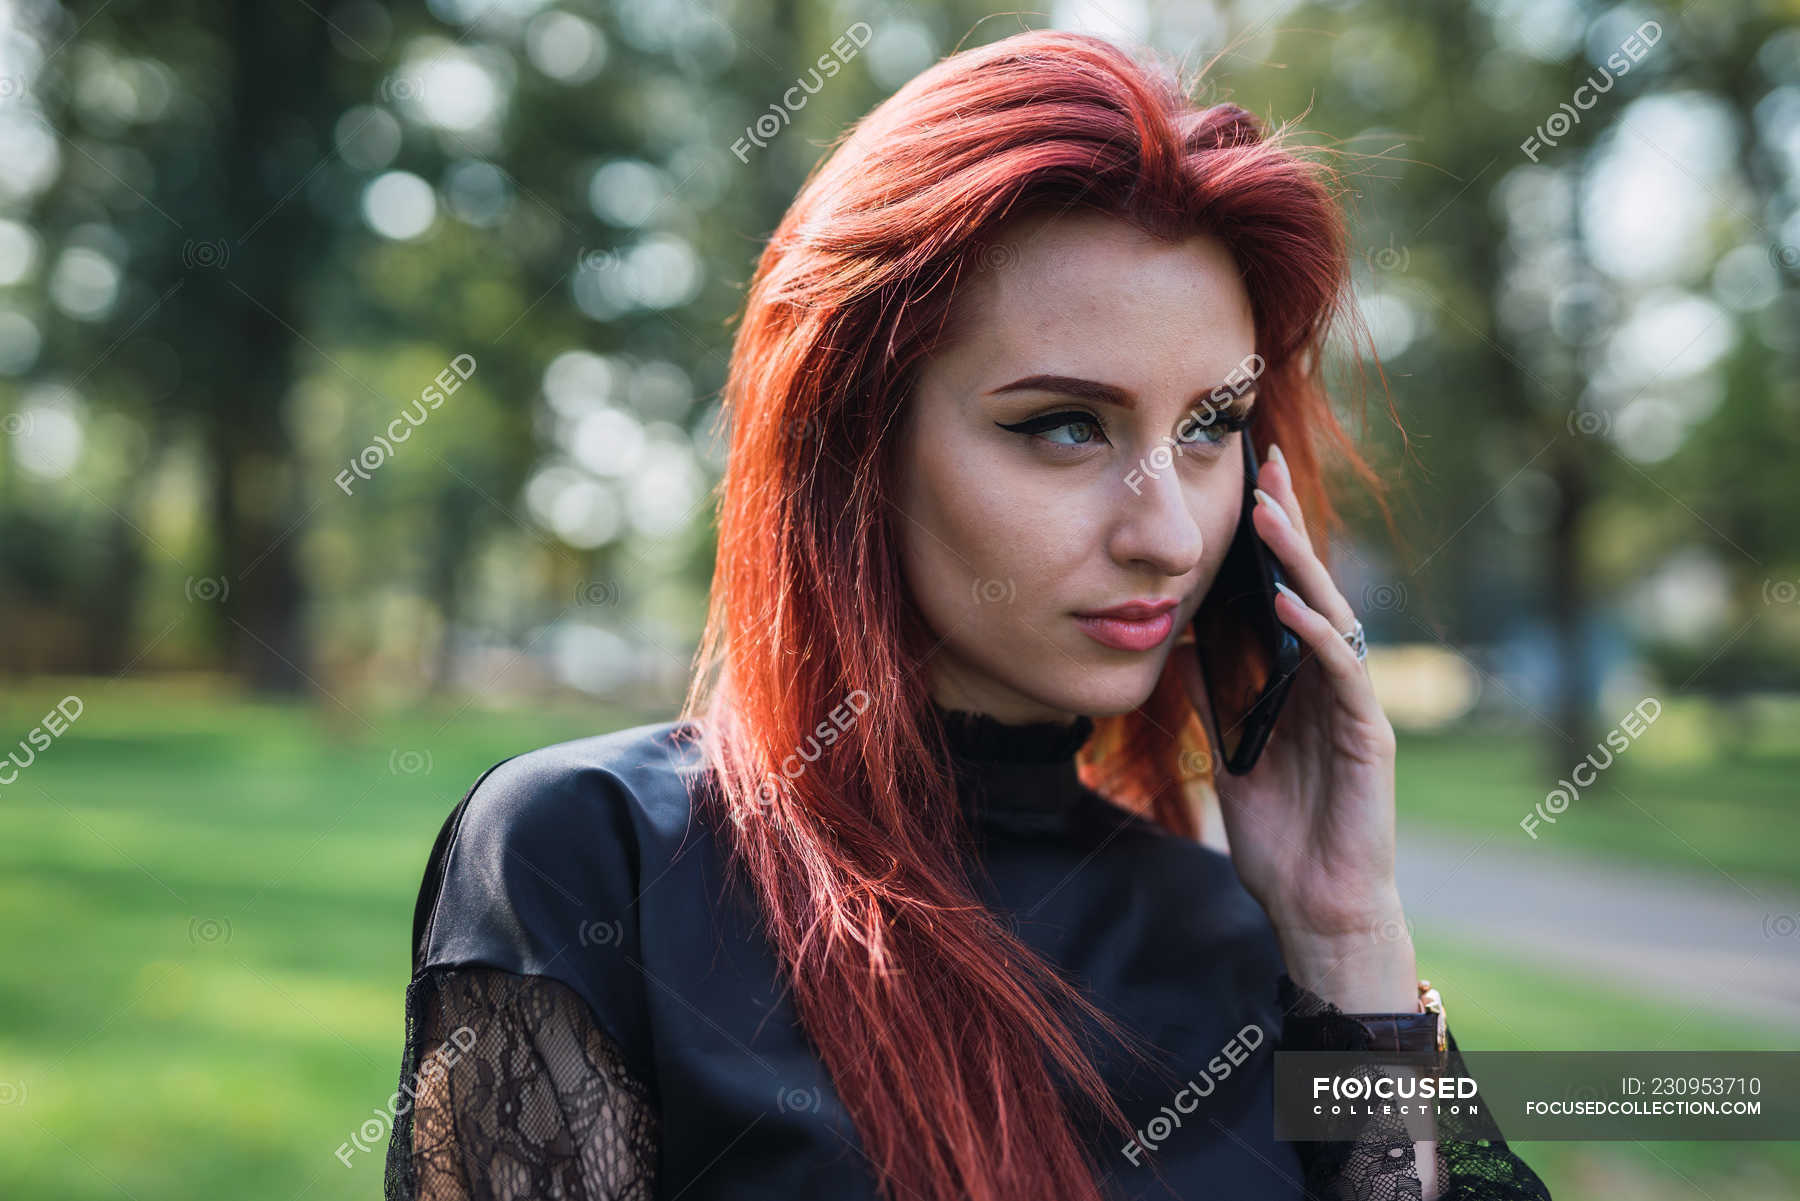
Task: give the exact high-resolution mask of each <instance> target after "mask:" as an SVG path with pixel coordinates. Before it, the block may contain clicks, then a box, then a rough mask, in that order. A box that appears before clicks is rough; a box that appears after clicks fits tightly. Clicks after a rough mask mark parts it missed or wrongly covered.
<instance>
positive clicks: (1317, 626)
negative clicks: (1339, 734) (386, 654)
mask: <svg viewBox="0 0 1800 1201" xmlns="http://www.w3.org/2000/svg"><path fill="white" fill-rule="evenodd" d="M1276 589H1277V592H1276V597H1275V616H1277V617H1279V618H1280V619H1281V621H1282V624H1284V625H1286V626H1287V627H1288V628H1289V629H1291V630H1293V631H1294V632H1295V633H1296V634H1298V635H1300V640H1301V641H1302V642H1304V643H1306V645H1307V646H1308V647H1309V648H1310V649H1311V650H1312V652H1313V653H1314V654H1315V655H1316V656H1318V659H1319V662H1320V664H1322V665H1323V666H1324V668H1325V673H1326V675H1327V676H1329V677H1330V679H1331V681H1332V683H1333V684H1334V685H1336V691H1337V695H1338V698H1339V699H1340V701H1341V702H1342V703H1343V705H1344V707H1345V708H1346V709H1348V710H1350V712H1351V714H1352V715H1353V716H1355V717H1356V718H1357V719H1358V720H1362V721H1367V722H1369V723H1370V724H1371V725H1373V724H1378V723H1379V722H1380V721H1383V720H1385V715H1384V714H1383V713H1382V711H1381V703H1380V702H1379V701H1378V700H1377V699H1376V697H1375V686H1374V684H1373V683H1372V682H1371V681H1370V679H1369V673H1368V672H1367V671H1366V670H1364V667H1363V663H1362V661H1361V660H1359V659H1358V658H1357V657H1356V652H1355V651H1353V650H1351V649H1350V644H1349V643H1348V642H1346V641H1344V636H1343V635H1342V634H1340V633H1338V631H1337V630H1336V628H1334V627H1333V626H1332V624H1331V621H1330V619H1328V618H1327V617H1326V616H1325V615H1324V614H1323V613H1320V612H1319V611H1318V610H1317V609H1314V608H1312V607H1311V606H1310V605H1308V604H1307V603H1306V602H1305V601H1303V600H1301V599H1300V597H1299V596H1298V595H1296V594H1295V593H1294V590H1293V589H1291V588H1289V587H1287V586H1286V585H1285V584H1278V585H1276Z"/></svg>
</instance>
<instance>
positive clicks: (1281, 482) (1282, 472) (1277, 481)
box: [1256, 442, 1312, 542]
mask: <svg viewBox="0 0 1800 1201" xmlns="http://www.w3.org/2000/svg"><path fill="white" fill-rule="evenodd" d="M1256 483H1257V485H1258V486H1259V487H1260V488H1262V490H1263V491H1264V492H1267V493H1268V494H1269V495H1270V496H1273V497H1274V498H1275V499H1276V500H1278V501H1280V502H1281V508H1282V511H1283V512H1285V513H1286V514H1287V515H1288V520H1289V521H1291V522H1292V523H1293V525H1294V528H1295V529H1297V530H1299V531H1300V533H1301V535H1302V536H1304V537H1305V538H1306V539H1307V541H1308V542H1310V541H1312V537H1311V532H1310V531H1309V530H1308V529H1307V528H1306V511H1305V510H1304V509H1302V508H1301V507H1300V494H1299V493H1298V492H1295V491H1294V473H1293V472H1292V471H1290V470H1288V465H1287V458H1286V457H1285V456H1284V455H1283V454H1282V453H1281V447H1279V446H1277V445H1276V444H1275V443H1273V442H1271V443H1269V453H1268V455H1267V456H1266V457H1265V458H1264V459H1263V461H1262V464H1261V465H1260V466H1259V467H1257V469H1256Z"/></svg>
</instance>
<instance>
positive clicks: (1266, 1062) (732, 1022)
mask: <svg viewBox="0 0 1800 1201" xmlns="http://www.w3.org/2000/svg"><path fill="white" fill-rule="evenodd" d="M938 713H939V717H940V719H941V720H942V721H943V723H944V728H945V734H946V738H947V740H948V742H949V745H950V747H951V750H952V760H951V765H952V767H953V768H954V771H955V778H956V781H957V794H958V798H959V800H960V802H961V803H962V806H963V809H964V812H965V813H966V814H968V815H969V816H970V818H971V819H972V820H971V823H970V831H971V835H972V837H971V845H970V847H969V852H970V854H971V855H972V857H973V862H974V863H975V864H976V865H977V866H978V867H979V869H980V870H979V871H977V872H975V873H974V875H975V879H976V883H977V886H978V888H979V890H980V892H981V894H982V899H983V900H984V901H985V902H986V903H987V904H988V905H989V906H990V907H992V908H994V909H995V910H996V911H997V912H999V913H1001V914H1003V915H1005V916H1006V917H1007V918H1008V920H1009V921H1010V924H1011V925H1012V927H1013V928H1014V929H1015V930H1016V932H1017V933H1018V935H1019V937H1020V938H1021V939H1023V940H1024V942H1025V943H1026V944H1027V945H1029V946H1031V947H1032V948H1033V949H1034V950H1036V951H1037V952H1038V953H1039V954H1041V955H1043V956H1044V957H1045V958H1046V959H1047V960H1048V961H1049V962H1050V963H1052V964H1054V965H1056V966H1057V967H1058V968H1059V969H1061V970H1063V971H1064V972H1065V974H1066V975H1068V976H1069V977H1070V978H1071V979H1073V980H1074V981H1075V982H1076V983H1077V984H1078V985H1079V986H1081V987H1082V988H1084V989H1085V990H1086V993H1087V995H1088V997H1089V999H1090V1000H1092V1001H1093V1002H1094V1003H1096V1004H1097V1005H1098V1006H1099V1007H1100V1008H1101V1009H1102V1010H1104V1011H1105V1012H1107V1013H1108V1014H1109V1015H1110V1016H1111V1017H1113V1018H1114V1019H1115V1020H1118V1021H1121V1022H1123V1023H1124V1024H1125V1025H1127V1026H1129V1027H1131V1028H1132V1029H1133V1030H1135V1031H1136V1032H1138V1033H1139V1034H1141V1035H1142V1036H1144V1037H1145V1038H1146V1039H1148V1040H1149V1042H1150V1043H1152V1044H1154V1046H1155V1048H1157V1051H1158V1053H1157V1054H1156V1055H1155V1061H1156V1062H1157V1063H1159V1064H1164V1065H1167V1067H1168V1070H1167V1071H1166V1072H1162V1073H1160V1074H1158V1073H1155V1072H1151V1071H1147V1070H1146V1069H1145V1067H1144V1065H1143V1064H1141V1063H1139V1062H1137V1061H1135V1060H1133V1059H1132V1058H1131V1057H1130V1056H1129V1055H1128V1054H1127V1053H1126V1052H1125V1050H1124V1049H1123V1048H1120V1047H1118V1046H1117V1044H1116V1043H1113V1042H1111V1040H1106V1039H1100V1038H1090V1039H1088V1040H1087V1041H1086V1043H1085V1045H1086V1046H1088V1047H1089V1048H1091V1049H1092V1050H1094V1051H1095V1052H1096V1055H1095V1061H1094V1062H1095V1066H1096V1068H1097V1069H1098V1070H1099V1071H1100V1073H1101V1076H1102V1078H1103V1079H1104V1080H1105V1081H1106V1083H1107V1085H1108V1088H1109V1090H1110V1091H1111V1092H1112V1095H1113V1097H1114V1098H1115V1099H1116V1100H1117V1101H1118V1103H1119V1105H1120V1107H1121V1108H1122V1109H1123V1111H1124V1112H1125V1114H1126V1115H1127V1116H1128V1117H1129V1118H1131V1119H1132V1120H1133V1122H1134V1123H1135V1124H1136V1125H1137V1126H1138V1130H1139V1132H1138V1137H1137V1139H1136V1140H1134V1144H1126V1145H1125V1146H1121V1145H1119V1140H1118V1138H1117V1132H1116V1131H1114V1130H1113V1129H1111V1128H1110V1127H1107V1126H1104V1125H1101V1126H1098V1127H1097V1128H1095V1129H1093V1130H1091V1131H1090V1132H1089V1138H1090V1144H1089V1146H1090V1151H1091V1153H1092V1154H1093V1156H1094V1158H1095V1161H1096V1162H1097V1163H1098V1164H1099V1165H1100V1169H1101V1170H1100V1177H1101V1188H1102V1190H1103V1191H1104V1192H1105V1194H1106V1195H1107V1196H1109V1197H1116V1198H1121V1199H1123V1198H1151V1197H1189V1198H1198V1197H1233V1198H1271V1199H1274V1198H1294V1199H1298V1198H1301V1197H1303V1196H1307V1195H1311V1196H1316V1197H1325V1196H1331V1197H1338V1196H1343V1197H1358V1198H1361V1197H1389V1196H1392V1197H1407V1196H1414V1197H1416V1196H1419V1192H1418V1188H1419V1185H1418V1182H1417V1176H1416V1172H1415V1169H1414V1167H1413V1159H1412V1156H1413V1144H1412V1143H1411V1142H1410V1141H1407V1140H1406V1139H1405V1137H1404V1132H1403V1131H1401V1132H1400V1135H1399V1137H1398V1138H1396V1137H1395V1129H1396V1128H1395V1127H1385V1128H1383V1127H1379V1126H1377V1125H1375V1124H1374V1123H1371V1124H1370V1126H1369V1128H1368V1132H1367V1133H1366V1134H1364V1135H1362V1136H1359V1138H1358V1140H1357V1141H1356V1142H1354V1143H1349V1142H1345V1143H1290V1142H1280V1141H1276V1140H1275V1139H1274V1138H1273V1137H1272V1130H1273V1119H1272V1104H1271V1096H1272V1094H1271V1076H1272V1064H1273V1058H1272V1057H1273V1052H1274V1050H1275V1049H1276V1048H1278V1047H1281V1048H1287V1049H1306V1048H1316V1047H1322V1046H1323V1045H1325V1044H1326V1043H1331V1045H1335V1046H1354V1045H1358V1043H1357V1034H1356V1030H1357V1028H1355V1027H1354V1026H1352V1025H1350V1024H1347V1023H1339V1024H1336V1025H1334V1024H1333V1021H1332V1019H1333V1018H1334V1016H1335V1015H1338V1014H1339V1011H1338V1010H1337V1009H1336V1008H1335V1007H1334V1006H1332V1005H1330V1004H1329V1003H1328V1002H1326V1001H1324V1000H1323V999H1322V998H1320V997H1318V996H1316V995H1314V994H1312V993H1311V992H1308V991H1307V990H1304V989H1301V988H1299V987H1298V986H1296V985H1295V984H1294V982H1293V981H1292V979H1290V978H1289V977H1288V976H1287V974H1286V972H1285V971H1284V970H1283V964H1282V961H1281V956H1280V951H1279V947H1278V944H1277V942H1276V939H1275V935H1274V931H1273V929H1272V928H1271V926H1270V925H1269V922H1268V919H1267V917H1266V915H1265V914H1264V913H1263V911H1262V909H1261V907H1260V906H1259V905H1257V904H1256V902H1255V901H1254V899H1252V898H1251V897H1250V896H1249V894H1248V893H1246V892H1245V891H1244V889H1243V887H1242V885H1241V884H1240V883H1239V882H1238V879H1237V876H1236V873H1235V872H1234V871H1233V869H1232V866H1231V861H1230V859H1229V857H1228V856H1226V855H1224V854H1221V853H1220V852H1218V851H1216V850H1214V849H1212V848H1210V847H1207V846H1204V845H1202V844H1200V843H1197V842H1195V841H1192V840H1190V839H1186V838H1181V837H1178V836H1175V835H1172V834H1170V833H1169V832H1168V831H1166V830H1163V829H1162V828H1161V827H1159V826H1156V825H1155V824H1153V823H1151V822H1148V821H1146V820H1144V819H1142V818H1140V817H1138V816H1136V815H1135V814H1132V813H1128V812H1126V811H1125V810H1123V809H1121V808H1120V807H1118V806H1116V805H1114V804H1112V803H1111V802H1109V801H1107V800H1106V799H1105V798H1103V797H1101V796H1099V795H1097V794H1095V793H1093V792H1092V791H1090V790H1088V789H1086V788H1084V787H1083V786H1082V784H1081V781H1080V778H1079V776H1078V774H1077V771H1076V764H1075V754H1076V752H1077V751H1078V750H1079V749H1080V747H1081V746H1082V744H1083V743H1084V742H1085V741H1086V739H1087V737H1088V735H1089V734H1090V733H1091V732H1092V729H1093V722H1092V720H1091V719H1089V718H1086V717H1082V718H1080V719H1078V720H1077V721H1075V722H1074V723H1072V724H1071V725H1067V726H1064V725H1059V724H1056V723H1036V724H1031V725H1006V724H1003V723H1001V722H999V721H996V720H995V719H993V718H990V717H987V716H984V715H980V714H972V713H961V712H955V711H945V710H941V709H940V710H939V711H938ZM678 733H680V734H684V735H687V736H689V737H684V738H682V739H677V738H676V735H677V734H678ZM693 733H694V730H693V728H692V727H691V726H688V725H687V724H686V723H675V722H664V723H660V724H656V725H646V726H638V727H635V728H632V729H628V730H622V731H619V732H616V733H612V734H606V735H601V736H598V737H593V738H584V739H579V740H576V741H573V742H565V743H560V744H558V745H555V746H549V747H544V748H542V749H540V750H535V751H531V752H528V753H526V754H522V755H518V756H515V757H513V758H510V759H507V760H504V761H502V762H501V763H499V764H496V765H495V766H493V767H491V768H489V769H488V770H487V771H486V772H484V773H483V774H482V776H481V777H480V778H479V779H478V780H477V781H476V782H475V785H474V786H473V787H472V788H471V789H470V790H469V793H468V794H467V795H466V796H465V797H464V798H463V799H462V801H461V803H460V804H458V805H457V806H456V808H455V809H454V810H452V812H451V813H450V815H449V817H448V818H447V819H446V820H445V822H444V824H443V828H442V829H441V830H440V832H439V834H438V838H437V841H436V843H435V845H434V846H433V847H432V851H431V855H430V860H429V862H428V864H427V867H426V872H425V880H424V883H423V885H422V887H421V889H420V893H419V899H418V905H417V908H416V910H415V914H414V929H413V948H414V957H413V969H414V970H413V978H412V981H411V983H410V985H409V986H408V989H407V1033H406V1042H405V1049H404V1056H403V1060H402V1064H401V1072H400V1084H401V1089H400V1093H401V1101H400V1104H399V1105H398V1106H397V1109H398V1113H397V1118H396V1121H395V1123H394V1127H393V1132H392V1136H391V1141H390V1143H389V1147H388V1160H387V1197H388V1198H389V1201H398V1199H401V1198H406V1199H409V1201H410V1199H415V1198H432V1199H442V1198H451V1197H454V1198H486V1197H494V1198H525V1197H540V1196H549V1195H556V1196H564V1197H570V1198H577V1199H581V1201H600V1199H604V1198H623V1197H631V1198H646V1199H648V1198H658V1197H670V1198H672V1197H675V1196H680V1197H681V1198H683V1199H684V1201H712V1199H714V1198H720V1199H723V1198H730V1199H732V1201H755V1199H759V1198H769V1199H771V1201H773V1199H780V1201H788V1199H789V1198H793V1197H832V1198H844V1199H868V1201H874V1199H875V1198H876V1197H877V1196H878V1193H877V1189H876V1178H875V1175H874V1172H873V1169H872V1168H871V1165H870V1162H869V1160H868V1158H867V1157H866V1156H865V1154H864V1152H863V1147H862V1144H861V1141H860V1140H859V1138H858V1136H857V1133H856V1130H855V1127H854V1125H853V1123H852V1122H851V1120H850V1117H849V1114H848V1112H847V1111H846V1110H845V1108H844V1106H843V1104H842V1102H841V1100H840V1099H839V1097H838V1095H837V1093H836V1091H835V1090H834V1088H833V1086H832V1082H831V1080H830V1078H829V1076H828V1075H827V1074H826V1072H825V1070H824V1067H823V1064H822V1063H821V1062H820V1061H819V1060H818V1058H817V1057H816V1056H815V1054H814V1053H813V1051H812V1050H811V1046H810V1044H809V1042H808V1040H807V1039H806V1037H805V1033H804V1031H803V1030H802V1029H801V1027H800V1024H799V1021H798V1017H797V1015H796V1013H795V1010H794V1009H793V1007H792V1005H791V1002H790V1000H789V998H788V996H787V995H786V993H785V992H784V990H783V989H782V987H781V984H780V981H779V976H778V971H777V960H776V957H775V955H774V952H773V950H772V948H771V947H770V946H769V945H768V944H767V943H766V941H765V940H764V939H763V938H762V937H761V936H760V934H759V933H758V931H757V916H756V913H755V910H754V908H753V906H752V905H751V904H750V903H749V902H748V901H747V899H746V895H745V893H744V892H743V891H742V890H740V889H738V888H736V887H732V886H730V882H729V881H728V880H727V878H726V876H725V873H724V871H723V864H724V862H725V860H724V854H723V851H724V847H723V845H722V844H721V843H720V842H718V841H717V840H716V838H715V831H714V830H713V829H711V828H710V825H709V815H710V813H711V810H710V808H702V807H698V806H691V805H690V793H689V788H690V787H691V786H693V785H694V784H695V783H696V782H697V781H699V780H701V778H702V777H703V776H704V773H705V770H706V769H705V766H704V760H703V758H702V756H701V754H700V750H699V748H698V747H697V746H696V745H695V743H694V741H693V740H692V738H691V735H692V734H693ZM1321 1016H1322V1017H1323V1018H1324V1019H1325V1020H1324V1021H1322V1022H1321V1021H1316V1020H1315V1021H1312V1022H1310V1023H1307V1024H1304V1026H1303V1024H1302V1023H1299V1022H1296V1023H1294V1024H1293V1026H1292V1027H1291V1028H1289V1027H1288V1019H1289V1018H1290V1017H1308V1018H1313V1019H1317V1018H1320V1017H1321ZM1302 1029H1304V1030H1305V1034H1304V1037H1305V1038H1307V1039H1310V1040H1311V1041H1308V1042H1302V1041H1300V1039H1301V1038H1302V1034H1301V1031H1302ZM1233 1040H1236V1042H1237V1045H1238V1046H1239V1047H1245V1046H1248V1045H1249V1044H1251V1043H1254V1044H1255V1047H1254V1048H1253V1049H1252V1050H1251V1051H1250V1054H1249V1055H1248V1057H1247V1058H1244V1059H1243V1061H1242V1062H1241V1063H1239V1064H1238V1065H1237V1066H1235V1067H1234V1068H1232V1069H1231V1071H1230V1072H1229V1074H1228V1075H1225V1076H1224V1077H1223V1078H1222V1079H1217V1080H1211V1079H1209V1077H1210V1076H1211V1073H1209V1072H1208V1071H1207V1065H1208V1063H1209V1061H1214V1060H1216V1057H1217V1056H1219V1054H1220V1052H1221V1050H1222V1049H1223V1048H1224V1047H1225V1046H1226V1044H1227V1043H1228V1042H1231V1041H1233ZM1321 1040H1323V1041H1321ZM1333 1040H1337V1041H1335V1042H1334V1041H1333ZM1450 1046H1451V1049H1452V1053H1453V1060H1452V1063H1453V1065H1454V1064H1456V1063H1458V1062H1459V1060H1457V1059H1455V1058H1454V1052H1455V1039H1454V1037H1452V1038H1451V1040H1450ZM1190 1085H1191V1086H1194V1087H1192V1088H1189V1090H1188V1095H1189V1096H1195V1095H1198V1090H1200V1089H1204V1088H1208V1086H1209V1085H1210V1091H1209V1092H1208V1094H1207V1095H1206V1096H1205V1100H1204V1103H1203V1104H1200V1105H1198V1106H1196V1105H1191V1104H1183V1103H1178V1102H1177V1101H1176V1099H1175V1098H1176V1094H1177V1092H1178V1091H1180V1090H1182V1089H1183V1088H1184V1086H1190ZM1439 1121H1440V1123H1445V1124H1441V1125H1440V1128H1439V1129H1440V1132H1444V1131H1446V1130H1447V1129H1448V1126H1447V1121H1446V1119H1444V1118H1440V1119H1439ZM1490 1125H1491V1124H1490ZM1483 1133H1485V1134H1488V1135H1489V1137H1490V1141H1489V1142H1488V1143H1486V1144H1481V1143H1477V1142H1475V1141H1453V1140H1451V1139H1449V1138H1444V1139H1442V1140H1441V1141H1440V1142H1438V1143H1437V1154H1438V1165H1439V1190H1440V1192H1439V1196H1440V1197H1442V1198H1444V1199H1445V1201H1507V1199H1513V1201H1524V1199H1533V1201H1548V1198H1549V1193H1548V1191H1547V1190H1546V1189H1545V1188H1544V1186H1543V1184H1542V1182H1541V1181H1539V1179H1538V1178H1537V1176H1536V1175H1535V1174H1534V1173H1533V1172H1532V1171H1531V1169H1530V1168H1529V1167H1527V1166H1526V1165H1525V1164H1524V1163H1523V1162H1522V1161H1521V1160H1519V1159H1518V1157H1517V1156H1516V1155H1514V1154H1513V1153H1512V1151H1511V1150H1510V1149H1508V1148H1507V1146H1506V1144H1505V1143H1504V1141H1501V1140H1500V1139H1499V1137H1498V1135H1499V1132H1498V1130H1492V1129H1490V1130H1487V1131H1484V1132H1483ZM1409 1185H1410V1189H1411V1191H1409V1189H1408V1186H1409Z"/></svg>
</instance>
